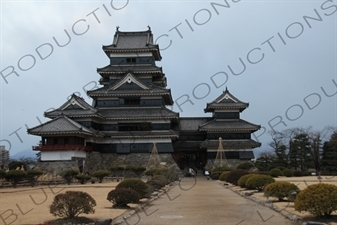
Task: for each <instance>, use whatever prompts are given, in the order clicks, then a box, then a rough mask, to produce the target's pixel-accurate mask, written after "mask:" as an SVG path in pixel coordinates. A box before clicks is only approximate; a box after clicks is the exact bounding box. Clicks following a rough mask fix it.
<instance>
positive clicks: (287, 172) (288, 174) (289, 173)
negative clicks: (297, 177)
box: [282, 169, 293, 177]
mask: <svg viewBox="0 0 337 225" xmlns="http://www.w3.org/2000/svg"><path fill="white" fill-rule="evenodd" d="M282 173H283V176H285V177H292V176H293V171H292V170H291V169H284V170H283V171H282Z"/></svg>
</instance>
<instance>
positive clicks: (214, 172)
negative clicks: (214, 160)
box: [209, 166, 231, 180]
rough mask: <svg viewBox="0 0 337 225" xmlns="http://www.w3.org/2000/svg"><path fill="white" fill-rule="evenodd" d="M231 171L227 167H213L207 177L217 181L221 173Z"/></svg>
mask: <svg viewBox="0 0 337 225" xmlns="http://www.w3.org/2000/svg"><path fill="white" fill-rule="evenodd" d="M230 170H231V169H230V168H229V167H227V166H222V167H215V168H213V169H212V170H211V172H210V175H209V177H210V178H211V179H212V180H219V178H220V175H221V174H222V173H223V172H226V171H230Z"/></svg>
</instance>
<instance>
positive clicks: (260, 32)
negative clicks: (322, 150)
mask: <svg viewBox="0 0 337 225" xmlns="http://www.w3.org/2000/svg"><path fill="white" fill-rule="evenodd" d="M0 20H1V31H0V32H1V33H0V34H1V37H0V38H1V39H0V42H1V53H0V54H1V55H0V63H1V64H0V71H1V72H0V73H1V74H0V75H1V76H0V145H5V146H6V147H7V149H10V154H11V155H13V154H15V153H17V152H19V151H22V150H26V149H31V146H32V145H36V144H37V143H38V142H39V140H40V138H39V137H37V136H32V135H28V134H27V128H26V126H28V127H34V126H37V125H39V124H40V122H39V120H40V121H41V122H46V121H48V120H49V119H48V118H44V117H43V112H44V111H46V110H48V109H50V108H56V107H59V106H61V105H62V104H63V103H64V102H65V101H66V100H67V97H68V96H69V95H71V94H72V93H74V92H76V93H77V94H78V95H81V96H82V97H84V99H85V100H86V101H87V102H89V103H90V104H91V102H92V100H91V99H90V98H89V97H88V96H87V95H86V92H85V91H86V90H90V89H93V88H95V87H96V85H98V80H99V78H100V76H99V75H98V74H97V73H96V68H101V67H104V66H106V65H108V64H109V59H108V57H107V56H106V55H105V53H104V52H103V50H102V45H110V44H111V43H112V39H113V35H114V33H115V30H116V26H119V27H120V30H121V31H141V30H147V26H148V25H149V26H150V27H151V30H152V32H153V34H154V38H155V39H157V38H158V39H157V43H158V44H159V46H160V48H161V49H162V50H161V55H162V58H163V59H162V60H161V61H160V62H158V63H157V65H158V66H162V67H163V71H164V73H165V74H166V77H167V80H168V88H170V89H171V91H172V96H173V99H174V101H175V104H174V108H173V110H174V111H176V112H179V113H180V116H182V117H198V116H200V117H203V116H211V115H210V114H205V113H204V111H203V110H204V108H205V106H206V103H207V102H211V101H213V100H214V99H215V98H217V97H218V96H219V95H220V94H221V93H222V92H223V90H224V89H225V88H226V86H227V87H228V89H229V91H230V92H231V93H232V94H233V95H234V96H236V97H237V98H239V99H240V100H241V101H243V102H249V108H248V109H246V110H245V111H244V112H243V113H242V114H241V118H242V119H245V120H247V121H249V122H252V123H255V124H259V125H261V126H262V129H261V130H260V131H257V132H256V136H259V137H257V141H260V142H262V143H263V146H262V147H261V148H259V149H256V153H257V152H259V151H263V150H266V149H268V147H267V143H268V142H269V141H270V136H269V135H268V134H267V132H266V133H264V130H266V131H268V130H271V129H272V128H274V129H275V130H284V129H287V128H292V127H296V126H301V127H308V126H312V127H313V128H314V129H317V130H319V129H322V128H324V127H325V126H327V125H333V126H337V46H336V42H337V1H336V0H335V1H332V0H331V1H301V0H298V1H288V0H284V1H282V0H277V1H276V0H275V1H274V0H268V1H253V0H252V1H248V0H246V1H244V0H241V1H238V0H236V1H234V0H233V1H230V0H229V1H227V3H226V1H189V0H185V1H136V0H130V1H126V0H121V1H77V0H72V1H62V0H59V1H15V0H13V1H12V0H11V1H1V18H0ZM65 30H66V32H67V33H68V35H69V36H70V38H71V39H70V40H69V37H67V34H66V32H65ZM54 39H55V40H56V41H57V42H58V44H57V43H56V41H55V40H54ZM60 46H63V47H60ZM13 71H15V72H16V74H15V72H13Z"/></svg>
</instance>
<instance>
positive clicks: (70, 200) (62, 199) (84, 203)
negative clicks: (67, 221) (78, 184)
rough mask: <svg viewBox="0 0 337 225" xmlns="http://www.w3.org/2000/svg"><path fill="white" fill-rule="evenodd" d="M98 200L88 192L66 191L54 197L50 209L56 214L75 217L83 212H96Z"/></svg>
mask: <svg viewBox="0 0 337 225" xmlns="http://www.w3.org/2000/svg"><path fill="white" fill-rule="evenodd" d="M95 206H96V201H95V200H94V199H93V198H92V197H91V196H90V195H89V194H88V193H86V192H82V191H66V192H65V193H61V194H58V195H56V196H55V197H54V200H53V202H52V204H51V205H50V206H49V211H50V213H51V214H52V215H54V216H59V217H63V218H74V217H77V216H78V215H79V214H81V213H85V214H89V213H95V209H94V207H95Z"/></svg>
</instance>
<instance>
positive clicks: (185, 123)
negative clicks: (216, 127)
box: [179, 117, 212, 131]
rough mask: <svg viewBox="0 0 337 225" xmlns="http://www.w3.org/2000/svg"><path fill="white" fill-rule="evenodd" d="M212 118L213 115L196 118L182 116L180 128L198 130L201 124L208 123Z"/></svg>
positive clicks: (182, 129)
mask: <svg viewBox="0 0 337 225" xmlns="http://www.w3.org/2000/svg"><path fill="white" fill-rule="evenodd" d="M210 119H212V118H211V117H208V118H207V117H200V118H198V117H196V118H193V117H192V118H191V117H190V118H189V117H180V118H179V128H180V130H181V131H198V130H199V126H201V125H203V124H205V123H207V121H209V120H210Z"/></svg>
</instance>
